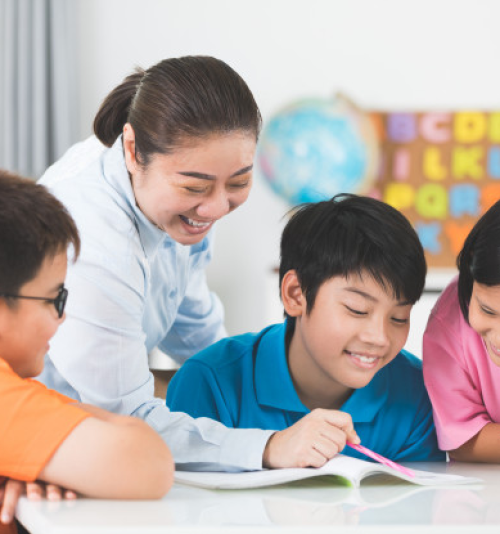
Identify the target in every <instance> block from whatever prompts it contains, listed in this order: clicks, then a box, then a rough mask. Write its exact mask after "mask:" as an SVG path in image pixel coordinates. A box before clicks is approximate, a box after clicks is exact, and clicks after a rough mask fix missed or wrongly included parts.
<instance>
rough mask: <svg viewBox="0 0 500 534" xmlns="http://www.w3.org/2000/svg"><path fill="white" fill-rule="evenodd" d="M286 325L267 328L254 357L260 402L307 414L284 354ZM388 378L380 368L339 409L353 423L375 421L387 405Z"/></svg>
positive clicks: (257, 393)
mask: <svg viewBox="0 0 500 534" xmlns="http://www.w3.org/2000/svg"><path fill="white" fill-rule="evenodd" d="M285 332H286V322H285V323H283V324H280V325H274V326H271V327H269V328H268V329H266V330H265V331H264V333H263V335H262V338H261V341H260V343H259V345H258V347H257V350H256V354H255V377H254V380H255V391H256V396H257V402H258V403H259V404H261V405H265V406H270V407H272V408H277V409H280V410H285V411H290V412H298V413H304V414H307V413H309V412H310V410H309V408H307V407H306V406H304V404H303V403H302V401H301V400H300V398H299V396H298V395H297V392H296V391H295V387H294V385H293V382H292V377H291V376H290V371H289V369H288V362H287V359H286V353H285ZM388 381H389V377H388V373H387V372H386V368H385V367H384V368H383V369H381V370H380V371H379V372H378V373H377V374H376V375H375V376H374V377H373V379H372V381H371V382H370V383H369V384H368V385H366V386H365V387H364V388H360V389H356V390H354V391H353V393H352V395H351V396H350V397H349V398H348V399H347V401H346V402H345V403H344V404H343V405H342V407H341V408H340V410H341V411H343V412H347V413H349V414H351V417H352V420H353V422H354V423H368V422H370V421H373V419H374V418H375V417H376V415H377V413H378V412H379V411H380V410H381V409H382V408H383V406H384V404H385V403H386V402H387V397H388V395H389V382H388Z"/></svg>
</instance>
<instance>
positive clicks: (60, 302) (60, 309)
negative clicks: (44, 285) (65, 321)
mask: <svg viewBox="0 0 500 534" xmlns="http://www.w3.org/2000/svg"><path fill="white" fill-rule="evenodd" d="M0 297H7V298H10V299H27V300H43V301H44V302H49V303H50V304H53V305H54V307H55V309H56V311H57V315H58V317H59V319H60V318H61V317H62V316H63V313H64V308H65V307H66V301H67V300H68V290H67V289H66V288H65V287H64V286H63V287H61V289H60V290H59V293H58V294H57V297H56V298H55V299H48V298H46V297H27V296H25V295H9V294H8V293H0Z"/></svg>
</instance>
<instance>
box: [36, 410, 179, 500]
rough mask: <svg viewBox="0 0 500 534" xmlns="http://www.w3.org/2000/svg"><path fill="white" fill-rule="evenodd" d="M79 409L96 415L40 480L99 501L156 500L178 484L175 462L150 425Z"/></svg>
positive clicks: (62, 449)
mask: <svg viewBox="0 0 500 534" xmlns="http://www.w3.org/2000/svg"><path fill="white" fill-rule="evenodd" d="M78 407H80V408H82V409H84V410H85V411H87V412H89V413H90V414H91V415H92V417H89V418H87V419H85V420H83V421H82V422H81V423H80V424H79V425H78V426H77V427H76V428H75V429H74V430H73V431H72V432H71V434H69V436H68V437H67V438H66V439H65V440H64V441H63V442H62V444H61V445H60V446H59V448H58V449H57V450H56V452H55V453H54V455H53V456H52V458H51V459H50V460H49V461H48V463H47V464H46V465H45V467H44V468H43V469H42V471H41V473H40V475H39V477H38V478H39V479H40V480H43V481H45V482H50V483H52V484H57V485H59V486H63V487H66V488H72V489H74V490H75V491H77V492H79V493H82V494H83V495H86V496H89V497H96V498H108V499H157V498H160V497H162V496H163V495H165V493H167V491H168V490H169V489H170V487H171V486H172V483H173V473H174V467H173V460H172V456H171V454H170V451H169V450H168V448H167V446H166V445H165V443H164V442H163V440H162V439H161V438H160V436H159V435H158V434H157V433H156V432H155V431H154V430H153V429H152V428H151V427H149V426H148V425H147V424H146V423H144V422H143V421H141V420H139V419H136V418H133V417H125V416H121V415H115V414H111V413H109V412H106V411H105V410H102V409H100V408H96V407H94V406H89V405H81V404H80V405H78ZM132 481H133V483H132Z"/></svg>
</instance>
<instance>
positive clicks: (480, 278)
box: [423, 202, 500, 462]
mask: <svg viewBox="0 0 500 534" xmlns="http://www.w3.org/2000/svg"><path fill="white" fill-rule="evenodd" d="M457 266H458V270H459V276H458V278H456V279H455V280H453V281H452V282H451V283H450V284H449V286H448V287H447V288H446V289H445V290H444V292H443V294H442V295H441V296H440V297H439V300H438V301H437V303H436V305H435V307H434V309H433V310H432V312H431V315H430V317H429V322H428V324H427V329H426V331H425V334H424V346H423V348H424V350H423V367H424V379H425V383H426V386H427V389H428V391H429V395H430V398H431V401H432V405H433V410H434V421H435V424H436V429H437V434H438V441H439V446H440V447H441V449H443V450H445V451H448V452H449V455H450V458H452V459H454V460H461V461H468V462H500V446H499V445H500V202H497V203H496V204H495V205H494V206H492V207H491V208H490V209H489V210H488V211H487V212H486V213H485V214H484V215H483V216H482V217H481V218H480V219H479V221H478V222H477V223H476V225H475V226H474V228H473V229H472V231H471V232H470V234H469V236H468V237H467V239H466V241H465V243H464V246H463V248H462V250H461V252H460V254H459V255H458V258H457Z"/></svg>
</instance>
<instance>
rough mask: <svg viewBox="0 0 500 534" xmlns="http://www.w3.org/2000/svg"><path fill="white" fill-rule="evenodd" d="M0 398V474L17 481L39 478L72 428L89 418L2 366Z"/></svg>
mask: <svg viewBox="0 0 500 534" xmlns="http://www.w3.org/2000/svg"><path fill="white" fill-rule="evenodd" d="M0 397H1V399H2V410H1V413H0V436H2V438H1V439H0V474H1V475H3V476H7V477H11V478H15V479H17V480H24V481H33V480H36V478H37V477H38V475H39V473H40V471H41V470H42V469H43V468H44V467H45V465H46V464H47V462H48V461H49V460H50V458H51V457H52V455H53V454H54V452H55V451H56V450H57V449H58V447H59V446H60V445H61V444H62V442H63V441H64V440H65V439H66V437H67V436H68V435H69V434H70V433H71V431H72V430H73V429H74V428H75V427H76V426H77V425H78V424H79V423H80V422H81V421H83V420H84V419H86V418H87V417H90V414H88V413H86V412H85V411H83V410H81V409H79V408H78V407H76V406H72V405H70V404H69V403H68V401H71V399H64V397H62V396H60V395H58V394H57V393H56V394H54V392H51V391H49V390H47V388H45V387H44V386H42V385H41V384H39V383H38V382H34V381H29V380H23V379H21V378H19V377H18V376H17V375H15V374H14V372H12V371H6V370H5V368H3V367H2V369H1V370H0ZM71 402H73V401H71Z"/></svg>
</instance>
